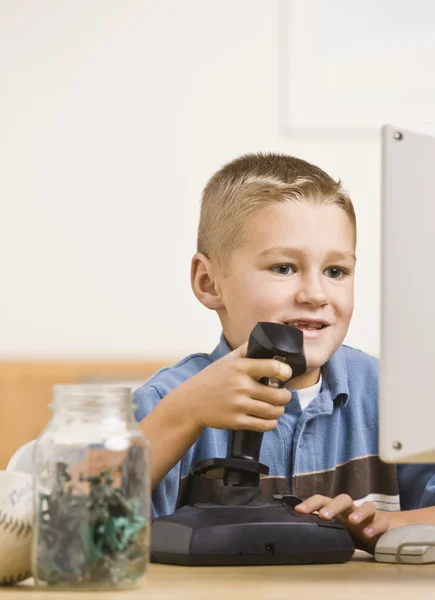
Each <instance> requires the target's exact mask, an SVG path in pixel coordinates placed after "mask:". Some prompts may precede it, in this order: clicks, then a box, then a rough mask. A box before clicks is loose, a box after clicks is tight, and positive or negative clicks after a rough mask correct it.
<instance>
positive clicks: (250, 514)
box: [151, 323, 355, 565]
mask: <svg viewBox="0 0 435 600" xmlns="http://www.w3.org/2000/svg"><path fill="white" fill-rule="evenodd" d="M248 357H250V358H275V359H276V360H282V361H285V362H286V363H288V364H289V365H290V366H291V368H292V369H293V374H292V377H297V376H298V375H302V373H304V372H305V370H306V363H305V357H304V352H303V333H302V331H299V330H298V329H295V328H294V327H289V326H287V325H280V324H278V323H258V325H257V326H256V327H255V328H254V330H253V331H252V334H251V337H250V339H249V344H248ZM262 382H263V383H264V384H266V385H277V386H278V387H281V386H283V385H285V383H283V382H277V381H274V380H272V381H270V380H269V379H266V380H263V381H262ZM262 437H263V434H262V433H258V432H254V431H230V432H229V436H228V447H227V455H226V458H208V459H206V460H202V461H201V462H200V463H197V465H196V467H195V468H194V469H193V471H192V474H193V475H202V474H203V473H205V472H207V471H210V470H214V471H215V473H214V475H216V476H218V477H222V471H223V482H222V483H223V485H219V486H218V487H219V493H218V495H217V497H216V498H215V499H214V500H213V501H212V502H210V501H205V502H204V501H201V502H197V503H195V502H194V501H193V502H192V503H189V504H184V505H183V506H181V507H180V508H179V509H177V510H176V511H175V512H174V513H173V514H172V515H167V516H164V517H159V518H157V519H155V520H154V522H153V525H152V535H151V548H152V557H153V560H154V561H156V562H163V563H169V564H180V565H291V564H308V563H340V562H346V561H347V560H350V558H351V557H352V555H353V553H354V550H355V547H354V545H353V542H352V538H351V537H350V534H349V532H348V531H347V530H346V528H345V527H344V526H343V525H341V523H339V522H338V521H335V520H333V521H331V522H325V520H323V519H321V518H320V517H318V516H316V515H312V514H310V515H304V514H297V513H296V512H295V511H294V508H293V507H294V500H295V498H294V497H292V496H283V497H280V502H279V503H278V502H270V501H267V500H266V499H265V498H263V497H262V494H261V489H260V485H259V484H260V473H266V474H267V473H268V472H269V469H268V467H266V466H265V465H262V464H260V463H259V462H258V458H259V455H260V447H261V442H262ZM216 471H218V473H216ZM199 479H200V478H199ZM208 483H209V482H208ZM274 499H275V500H278V498H274ZM298 500H299V499H298V498H296V501H298ZM296 503H297V502H296Z"/></svg>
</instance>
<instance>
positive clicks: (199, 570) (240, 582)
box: [0, 552, 435, 600]
mask: <svg viewBox="0 0 435 600" xmlns="http://www.w3.org/2000/svg"><path fill="white" fill-rule="evenodd" d="M84 595H86V597H87V598H91V600H103V598H104V599H105V598H107V597H108V596H110V597H111V598H114V599H115V598H116V599H117V600H130V599H133V598H147V600H157V599H159V600H177V599H180V600H248V599H249V600H257V599H262V600H284V599H288V598H291V599H295V600H296V599H297V598H301V599H302V600H310V599H312V598H313V599H314V598H315V599H316V600H318V599H322V600H323V599H325V600H329V599H339V600H344V599H349V600H359V599H362V598H364V599H367V598H373V599H376V600H377V599H378V598H380V599H382V600H390V599H391V600H393V599H394V600H398V599H400V600H401V599H403V600H405V599H406V600H409V599H410V598H412V600H415V599H418V598H432V599H433V598H435V564H434V565H389V564H382V563H376V562H375V561H374V559H373V557H371V556H370V555H368V554H365V553H364V552H356V553H355V555H354V558H353V559H352V560H351V561H350V562H348V563H346V564H340V565H303V566H295V565H292V566H279V567H176V566H169V565H156V564H151V565H150V566H149V570H148V574H147V577H146V579H145V581H144V583H143V585H142V587H141V588H140V589H137V590H133V591H119V592H114V593H113V594H112V593H110V594H108V593H107V592H92V593H89V594H88V593H86V594H83V596H84ZM26 597H29V600H30V599H31V600H47V599H48V600H57V599H59V600H60V599H63V600H73V599H74V600H77V594H76V593H72V592H50V593H49V594H47V592H45V591H44V590H37V589H35V588H34V587H33V581H32V580H28V581H26V582H24V583H22V584H20V585H17V586H14V587H2V588H0V600H24V599H25V598H26Z"/></svg>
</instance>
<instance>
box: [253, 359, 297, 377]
mask: <svg viewBox="0 0 435 600" xmlns="http://www.w3.org/2000/svg"><path fill="white" fill-rule="evenodd" d="M245 360H246V372H247V373H248V375H250V376H251V377H252V378H253V379H261V378H262V377H277V378H278V379H280V380H281V381H287V380H288V379H290V377H291V376H292V370H291V367H290V365H288V364H287V363H283V362H281V361H279V360H274V359H273V358H247V359H245Z"/></svg>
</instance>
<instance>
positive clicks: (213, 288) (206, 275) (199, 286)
mask: <svg viewBox="0 0 435 600" xmlns="http://www.w3.org/2000/svg"><path fill="white" fill-rule="evenodd" d="M190 283H191V286H192V290H193V293H194V294H195V296H196V297H197V298H198V300H199V301H200V302H201V304H203V305H204V306H205V307H207V308H209V309H210V310H219V309H220V308H223V301H222V296H221V290H220V285H219V273H218V269H217V268H216V267H215V266H214V265H213V264H212V262H211V260H210V259H209V258H208V257H207V256H206V255H205V254H202V253H201V252H197V253H196V254H195V256H194V257H193V258H192V264H191V268H190Z"/></svg>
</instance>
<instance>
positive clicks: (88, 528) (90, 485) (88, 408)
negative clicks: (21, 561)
mask: <svg viewBox="0 0 435 600" xmlns="http://www.w3.org/2000/svg"><path fill="white" fill-rule="evenodd" d="M50 408H51V409H52V411H53V414H52V419H51V421H50V422H49V424H48V425H47V427H46V428H45V429H44V430H43V431H42V433H41V435H40V436H39V438H38V439H37V441H36V444H35V454H34V509H35V526H34V536H33V550H32V567H33V574H34V577H35V582H36V585H38V586H41V585H43V586H49V587H53V588H56V589H60V588H62V589H77V588H84V589H95V590H99V589H104V590H108V589H118V588H131V587H138V585H139V584H140V582H141V580H142V578H143V576H144V574H145V572H146V568H147V565H148V561H149V536H150V504H151V466H150V450H149V444H148V442H147V440H146V438H145V437H144V435H143V434H142V432H141V430H140V428H139V426H138V425H137V423H135V421H134V419H133V410H134V407H133V403H132V397H131V391H130V388H128V387H118V386H113V385H57V386H54V388H53V403H52V404H51V406H50Z"/></svg>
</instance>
